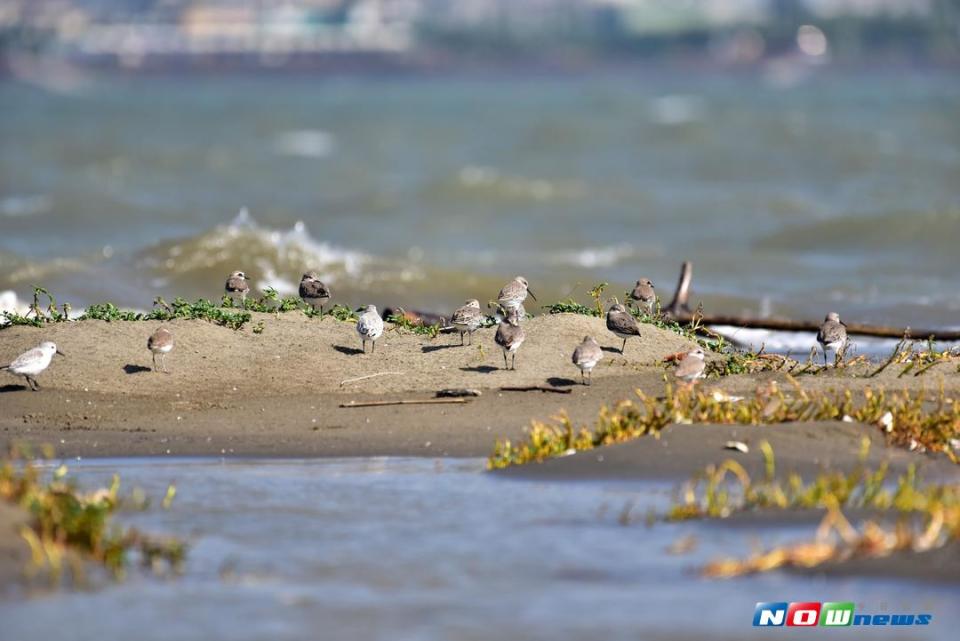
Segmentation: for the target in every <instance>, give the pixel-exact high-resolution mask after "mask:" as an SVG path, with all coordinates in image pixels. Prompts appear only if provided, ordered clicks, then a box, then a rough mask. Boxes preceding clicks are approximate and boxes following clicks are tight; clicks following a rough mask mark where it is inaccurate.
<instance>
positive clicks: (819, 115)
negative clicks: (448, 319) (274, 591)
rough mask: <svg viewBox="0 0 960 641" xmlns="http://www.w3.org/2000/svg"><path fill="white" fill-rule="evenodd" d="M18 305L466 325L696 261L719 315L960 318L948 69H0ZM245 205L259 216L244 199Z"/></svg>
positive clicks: (958, 178) (956, 83)
mask: <svg viewBox="0 0 960 641" xmlns="http://www.w3.org/2000/svg"><path fill="white" fill-rule="evenodd" d="M0 110H2V112H3V114H4V117H3V118H2V119H0V138H2V141H3V144H2V147H0V230H2V233H0V290H4V289H13V290H15V291H16V292H17V293H18V295H19V297H20V299H21V300H22V299H23V298H24V297H25V296H27V295H28V294H29V293H30V292H31V291H32V290H31V286H32V285H33V284H44V285H47V286H48V287H51V288H53V289H54V290H55V291H57V292H59V293H60V294H61V299H62V298H64V297H66V298H69V299H70V300H72V301H73V302H74V304H75V305H79V304H84V303H90V302H97V301H101V300H104V299H112V300H115V301H118V302H120V303H122V304H126V305H133V306H137V307H141V308H144V307H149V305H150V304H151V302H152V301H153V299H154V297H155V296H157V295H163V296H165V297H167V298H168V299H169V297H171V296H173V295H178V294H179V295H183V296H185V297H197V296H209V297H214V298H215V297H217V296H218V295H219V294H220V291H221V287H222V282H223V280H224V278H225V275H226V274H227V273H229V272H230V271H233V270H234V269H244V270H246V271H247V272H248V273H250V274H252V275H253V277H254V281H255V283H256V284H257V285H258V286H260V287H264V286H273V287H276V288H278V289H279V290H280V291H281V292H283V293H289V292H291V291H292V290H293V287H294V285H295V283H296V281H297V280H298V278H299V275H300V273H301V272H302V271H303V270H304V269H305V268H307V267H312V268H316V269H318V270H319V271H320V272H321V273H322V274H323V275H324V278H326V279H327V280H328V281H329V282H330V284H331V285H332V286H333V287H334V289H335V292H336V293H338V297H339V299H340V302H344V303H347V304H350V305H358V304H361V303H365V302H375V303H378V304H380V305H381V306H382V305H395V304H402V305H404V306H405V307H407V308H408V309H409V308H426V309H432V310H437V311H449V309H450V308H452V306H454V305H455V304H457V303H459V302H460V301H462V300H463V299H465V298H467V297H476V298H478V299H481V300H484V301H485V300H488V299H489V298H491V297H493V296H494V295H495V294H496V292H497V290H498V289H499V286H500V285H501V284H502V283H503V282H504V280H505V279H506V278H507V277H512V276H513V275H515V274H516V273H523V274H525V275H526V276H528V277H529V279H530V280H531V282H532V283H534V284H535V285H536V287H535V291H537V293H538V294H541V299H547V300H555V299H557V298H558V297H560V296H564V295H567V294H569V293H570V292H574V293H576V294H577V295H578V296H580V297H581V298H585V295H584V291H585V290H586V289H588V288H589V287H590V286H591V285H593V284H594V283H596V282H599V281H609V282H611V283H613V287H612V289H611V290H610V291H611V292H612V293H616V294H619V293H621V292H622V291H623V290H624V289H626V287H627V286H628V284H629V283H631V282H632V281H634V280H636V278H638V277H640V276H642V275H645V276H649V277H651V278H653V279H654V281H655V282H656V283H657V284H658V285H660V290H661V293H662V295H669V292H670V290H671V289H672V286H673V284H674V282H675V279H676V274H677V271H678V268H679V264H680V262H681V261H682V260H683V259H693V260H694V261H695V268H696V273H695V281H694V282H695V289H696V296H697V298H702V299H703V300H704V301H705V302H706V303H707V304H708V308H709V309H715V310H717V311H735V312H740V311H750V312H753V313H757V312H760V311H763V312H773V313H779V314H784V315H789V316H797V317H809V318H821V317H822V316H823V313H824V310H825V308H828V307H829V308H835V309H837V310H839V311H840V312H841V313H842V314H843V315H844V316H845V317H847V318H850V319H854V320H862V321H873V322H891V323H910V324H911V325H913V326H914V327H917V326H919V325H921V324H924V325H929V324H934V325H956V324H957V323H958V321H957V318H958V316H960V290H958V288H957V287H956V278H955V276H956V271H957V267H958V261H957V257H956V256H957V254H956V240H957V238H960V188H958V185H960V127H958V126H957V114H958V113H960V80H958V76H957V75H956V74H949V73H946V72H943V73H941V72H935V71H923V70H902V71H895V72H879V71H870V70H858V71H855V72H854V71H850V72H843V71H828V70H824V71H819V72H812V71H810V70H807V71H806V72H805V74H801V75H799V76H797V77H796V78H794V79H793V80H792V81H791V83H790V84H788V85H784V84H783V83H782V82H773V81H771V79H770V78H769V77H768V76H765V75H763V74H760V73H757V74H748V73H743V74H730V73H714V74H708V73H703V72H696V71H689V70H688V71H680V70H674V71H671V72H669V73H668V72H651V71H638V72H628V71H623V72H617V73H596V74H584V75H582V76H573V77H545V76H536V75H532V76H530V75H525V76H519V77H510V76H484V77H473V78H447V77H443V78H412V77H411V78H402V79H396V78H393V79H385V78H375V77H368V78H325V77H322V76H314V77H311V76H295V75H278V76H270V75H262V76H227V77H213V76H190V77H176V76H160V77H121V78H118V77H110V76H104V77H99V76H90V77H88V78H87V79H86V81H85V82H79V83H77V89H76V90H75V91H73V92H72V93H51V92H49V91H47V90H44V89H41V88H38V87H35V86H30V85H25V84H21V83H18V82H15V81H11V80H4V81H0ZM244 207H246V208H248V212H249V214H248V215H245V216H240V217H237V212H238V211H240V210H241V209H242V208H244Z"/></svg>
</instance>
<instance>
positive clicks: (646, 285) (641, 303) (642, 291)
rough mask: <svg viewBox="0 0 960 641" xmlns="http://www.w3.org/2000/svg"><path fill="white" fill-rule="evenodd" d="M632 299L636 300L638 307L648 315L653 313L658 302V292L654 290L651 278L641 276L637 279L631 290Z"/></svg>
mask: <svg viewBox="0 0 960 641" xmlns="http://www.w3.org/2000/svg"><path fill="white" fill-rule="evenodd" d="M630 300H632V301H633V302H635V303H636V304H637V308H638V309H639V310H640V311H641V312H643V313H644V314H646V315H647V316H652V315H653V310H654V307H655V306H656V303H657V292H655V291H654V289H653V283H652V282H650V279H649V278H641V279H640V280H638V281H637V284H636V286H635V287H634V288H633V291H632V292H630Z"/></svg>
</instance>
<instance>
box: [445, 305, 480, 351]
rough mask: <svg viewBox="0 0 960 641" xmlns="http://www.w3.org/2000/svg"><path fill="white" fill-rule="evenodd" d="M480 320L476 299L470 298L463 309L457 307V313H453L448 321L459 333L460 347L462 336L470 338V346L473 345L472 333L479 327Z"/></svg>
mask: <svg viewBox="0 0 960 641" xmlns="http://www.w3.org/2000/svg"><path fill="white" fill-rule="evenodd" d="M482 320H483V314H481V313H480V301H478V300H477V299H476V298H471V299H470V300H468V301H466V303H464V305H463V307H459V308H458V309H457V311H455V312H454V313H453V318H451V319H450V323H451V324H452V325H453V326H454V327H456V328H457V331H459V332H460V344H461V345H463V335H464V334H466V335H467V336H469V337H470V344H471V345H473V333H474V332H475V331H477V328H478V327H480V322H481V321H482Z"/></svg>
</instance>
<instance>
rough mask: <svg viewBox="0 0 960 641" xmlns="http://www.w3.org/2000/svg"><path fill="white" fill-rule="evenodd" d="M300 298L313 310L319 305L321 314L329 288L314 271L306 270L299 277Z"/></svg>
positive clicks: (327, 297) (328, 297)
mask: <svg viewBox="0 0 960 641" xmlns="http://www.w3.org/2000/svg"><path fill="white" fill-rule="evenodd" d="M300 298H302V299H303V302H305V303H306V304H307V305H310V306H311V307H312V308H313V309H314V311H316V309H317V308H318V307H319V308H320V313H321V314H323V306H324V305H326V304H327V301H329V300H330V288H329V287H327V286H326V285H324V284H323V281H321V280H320V279H319V278H318V277H317V273H316V272H307V273H306V274H304V275H303V277H302V278H301V279H300Z"/></svg>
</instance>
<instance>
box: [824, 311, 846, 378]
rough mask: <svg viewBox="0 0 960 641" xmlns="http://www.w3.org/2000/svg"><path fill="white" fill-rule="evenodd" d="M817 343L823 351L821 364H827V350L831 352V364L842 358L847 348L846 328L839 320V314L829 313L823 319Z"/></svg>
mask: <svg viewBox="0 0 960 641" xmlns="http://www.w3.org/2000/svg"><path fill="white" fill-rule="evenodd" d="M817 342H818V343H820V347H821V348H822V349H823V364H824V365H826V364H827V350H828V349H832V350H833V362H834V364H836V362H837V360H839V359H840V358H842V356H843V352H844V348H846V346H847V326H846V325H844V324H843V321H841V320H840V314H838V313H836V312H830V313H829V314H827V317H826V318H824V319H823V325H821V326H820V331H819V332H817Z"/></svg>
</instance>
